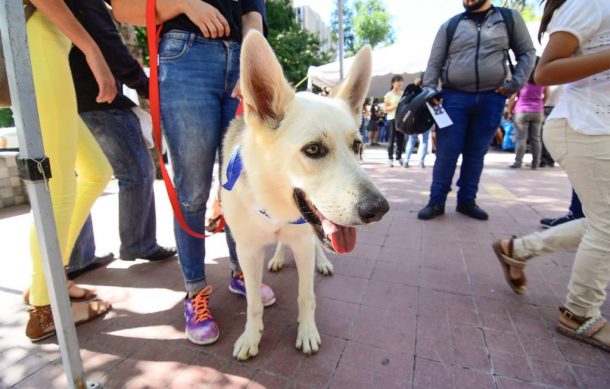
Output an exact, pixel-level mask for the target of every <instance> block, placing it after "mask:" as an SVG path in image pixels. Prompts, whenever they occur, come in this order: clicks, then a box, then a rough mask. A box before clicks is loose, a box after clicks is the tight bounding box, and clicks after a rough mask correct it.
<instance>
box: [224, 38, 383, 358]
mask: <svg viewBox="0 0 610 389" xmlns="http://www.w3.org/2000/svg"><path fill="white" fill-rule="evenodd" d="M371 68H372V54H371V49H370V47H368V46H367V47H365V48H363V49H362V50H361V51H360V52H359V53H358V55H357V57H356V59H355V61H354V63H353V65H352V71H351V72H350V75H349V76H348V78H347V79H346V81H345V82H344V83H343V85H342V86H341V87H340V89H339V90H338V92H337V94H336V97H335V98H326V97H320V96H316V95H313V94H311V93H296V94H295V93H294V91H293V89H292V88H291V87H290V86H289V85H288V83H287V82H286V80H285V78H284V75H283V72H282V69H281V66H280V64H279V62H278V61H277V59H276V57H275V55H274V54H273V51H272V50H271V48H270V47H269V45H268V43H267V42H266V40H265V39H264V38H263V36H262V35H261V34H259V33H256V32H251V33H249V34H248V35H247V36H246V38H245V39H244V42H243V45H242V53H241V75H240V76H241V90H242V94H243V101H244V108H245V112H244V119H243V121H240V120H239V119H238V120H236V121H234V122H233V124H232V126H231V128H230V129H229V131H228V133H227V136H226V137H225V140H224V144H223V166H222V177H226V164H227V161H228V160H229V158H230V157H231V155H232V154H233V153H234V151H235V150H236V149H237V148H238V147H240V150H241V159H242V161H243V166H244V171H243V173H242V175H241V176H240V178H239V180H238V181H237V183H236V184H235V186H234V188H233V189H232V190H231V191H227V190H224V189H223V191H222V199H223V208H224V215H225V217H226V220H227V222H228V224H229V225H230V226H231V230H232V232H233V235H234V237H235V241H236V246H237V254H238V256H239V262H240V265H241V268H242V270H243V273H244V279H245V283H246V289H247V304H248V308H247V321H246V326H245V331H244V332H243V334H242V335H241V336H240V337H239V339H238V340H237V342H236V343H235V347H234V351H233V356H234V357H236V358H237V359H240V360H245V359H248V358H250V357H253V356H255V355H257V353H258V345H259V342H260V339H261V335H262V331H263V305H262V302H261V295H260V289H261V282H262V271H263V261H264V252H263V249H264V247H265V246H266V245H269V244H274V243H276V242H278V241H279V242H280V243H284V244H286V245H287V246H288V247H290V248H291V249H292V252H293V253H294V259H295V263H296V266H297V270H298V274H299V297H298V309H299V314H298V322H299V326H298V336H297V340H296V347H297V348H299V349H302V350H303V352H305V353H306V354H311V353H314V352H316V351H317V350H318V348H319V346H320V342H321V341H320V334H319V333H318V329H317V327H316V323H315V318H314V316H315V314H314V313H315V307H316V300H315V296H314V288H313V281H314V271H315V269H314V268H315V265H314V258H315V252H316V235H315V234H314V233H313V229H312V227H311V226H310V225H308V224H307V225H294V224H290V223H291V222H293V221H295V220H297V219H299V218H300V217H301V213H300V211H299V208H298V206H297V204H296V202H295V199H294V190H295V188H299V189H301V190H302V191H303V192H304V193H305V194H306V195H307V198H308V200H309V201H310V202H311V203H312V204H314V205H315V208H316V209H317V210H319V211H320V212H321V213H322V214H323V215H324V216H325V217H326V218H327V219H329V220H332V221H333V222H334V223H336V224H339V225H343V226H354V225H359V224H364V223H365V222H366V221H363V219H362V217H361V216H360V215H359V211H358V204H362V199H363V198H364V197H366V198H373V197H375V196H376V197H375V198H377V199H381V200H379V201H382V202H383V204H385V210H384V211H382V212H380V214H383V213H385V212H386V211H387V207H388V206H387V201H386V200H385V198H384V197H383V195H381V193H380V192H379V191H378V189H377V188H376V187H375V185H374V184H373V182H372V181H371V179H370V178H369V177H368V176H367V175H366V173H365V172H364V170H363V169H362V168H361V167H360V165H359V164H358V161H357V156H358V154H357V151H356V150H354V147H355V146H354V145H356V144H358V142H359V141H360V135H359V132H358V124H359V121H360V111H361V107H362V103H363V100H364V98H365V94H366V91H367V90H368V86H369V82H370V77H371ZM311 142H321V143H322V144H324V145H326V147H327V148H328V150H329V153H328V155H327V157H325V158H320V159H312V158H309V157H308V156H306V155H305V151H304V147H305V146H307V145H308V144H310V143H311ZM260 209H264V210H265V211H266V213H267V214H268V215H270V217H269V218H268V217H265V216H263V215H261V213H260V211H259V210H260ZM380 217H381V216H379V218H380ZM379 218H377V219H376V220H378V219H379ZM369 221H370V220H369Z"/></svg>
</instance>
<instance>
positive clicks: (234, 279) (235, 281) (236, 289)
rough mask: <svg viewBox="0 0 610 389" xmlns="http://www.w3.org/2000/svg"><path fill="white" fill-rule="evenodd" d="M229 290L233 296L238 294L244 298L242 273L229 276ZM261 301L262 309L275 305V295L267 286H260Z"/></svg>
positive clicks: (244, 286) (244, 290)
mask: <svg viewBox="0 0 610 389" xmlns="http://www.w3.org/2000/svg"><path fill="white" fill-rule="evenodd" d="M229 290H230V291H231V292H233V293H235V294H239V295H242V296H244V297H245V296H246V282H245V281H244V275H243V273H242V274H240V275H235V274H232V275H231V283H230V284H229ZM261 300H263V307H268V306H270V305H273V303H275V294H274V293H273V289H271V288H270V287H269V285H265V284H261Z"/></svg>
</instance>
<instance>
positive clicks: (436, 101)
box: [430, 97, 443, 105]
mask: <svg viewBox="0 0 610 389" xmlns="http://www.w3.org/2000/svg"><path fill="white" fill-rule="evenodd" d="M430 102H431V103H432V105H440V104H442V103H443V99H442V98H441V97H435V98H433V99H432V100H430Z"/></svg>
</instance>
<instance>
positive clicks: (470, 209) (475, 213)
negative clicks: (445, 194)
mask: <svg viewBox="0 0 610 389" xmlns="http://www.w3.org/2000/svg"><path fill="white" fill-rule="evenodd" d="M455 210H456V211H457V212H459V213H461V214H463V215H466V216H469V217H471V218H473V219H477V220H487V219H489V215H487V212H485V211H483V210H482V209H481V208H479V206H478V205H477V204H476V203H475V202H472V203H463V204H458V206H457V207H456V208H455Z"/></svg>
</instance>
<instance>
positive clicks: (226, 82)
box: [159, 30, 241, 292]
mask: <svg viewBox="0 0 610 389" xmlns="http://www.w3.org/2000/svg"><path fill="white" fill-rule="evenodd" d="M240 47H241V46H240V44H239V43H237V42H231V41H222V40H212V39H206V38H204V37H202V36H199V35H196V34H193V33H188V32H183V31H177V30H172V31H170V32H168V33H166V34H164V35H163V36H162V37H161V42H160V44H159V62H160V66H159V88H160V95H161V120H162V125H163V130H164V132H165V137H166V139H167V145H168V148H169V153H170V158H171V162H172V167H173V170H174V184H175V186H176V189H177V192H178V197H179V199H180V205H181V208H182V212H183V214H184V218H185V220H186V223H187V224H188V225H189V227H190V228H192V229H193V230H194V231H196V232H199V233H203V231H204V223H205V211H206V202H207V201H208V196H209V194H210V187H211V185H212V174H213V173H212V170H213V167H214V161H215V158H216V153H217V151H218V148H219V146H220V142H221V141H222V137H223V135H224V133H225V132H226V130H227V127H228V125H229V122H230V121H231V120H232V119H233V118H234V117H235V111H236V110H237V104H238V103H239V100H238V99H234V98H231V92H232V90H233V88H234V86H235V84H236V82H237V80H238V78H239V54H240ZM174 233H175V235H176V244H177V246H178V255H179V258H180V265H181V266H182V273H183V275H184V281H185V286H186V290H187V291H189V292H196V291H198V290H201V289H202V288H203V287H204V286H205V242H204V239H199V238H195V237H192V236H191V235H189V234H188V233H186V232H185V231H184V230H183V229H182V228H181V227H180V226H179V225H178V223H177V222H176V221H174ZM226 235H227V244H228V245H229V249H230V254H231V255H230V257H231V262H232V267H233V269H234V270H235V269H237V266H238V265H237V256H236V255H235V250H234V242H233V239H232V236H231V234H230V230H227V234H226Z"/></svg>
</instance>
